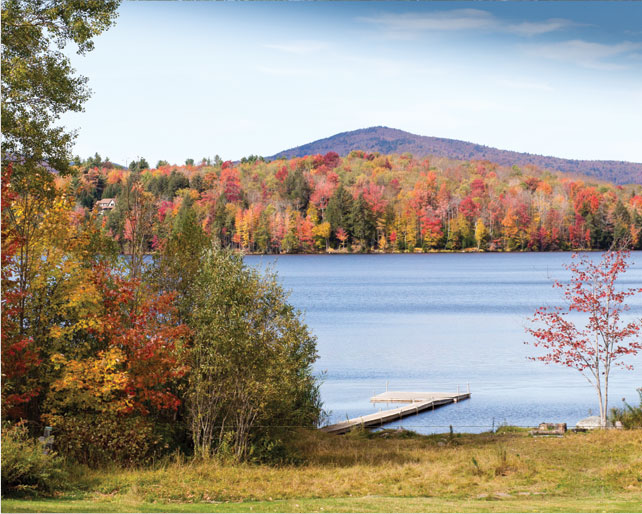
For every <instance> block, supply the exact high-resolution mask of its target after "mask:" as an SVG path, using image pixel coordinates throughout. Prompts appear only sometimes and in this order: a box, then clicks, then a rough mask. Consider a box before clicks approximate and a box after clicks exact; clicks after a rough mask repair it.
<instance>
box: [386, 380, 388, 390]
mask: <svg viewBox="0 0 642 514" xmlns="http://www.w3.org/2000/svg"><path fill="white" fill-rule="evenodd" d="M387 392H388V381H387V380H386V393H387Z"/></svg>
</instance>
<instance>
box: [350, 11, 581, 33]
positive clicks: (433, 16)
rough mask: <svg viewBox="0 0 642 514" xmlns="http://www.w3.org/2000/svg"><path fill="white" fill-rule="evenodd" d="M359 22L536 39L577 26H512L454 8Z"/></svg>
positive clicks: (395, 29)
mask: <svg viewBox="0 0 642 514" xmlns="http://www.w3.org/2000/svg"><path fill="white" fill-rule="evenodd" d="M357 20H358V21H362V22H366V23H372V24H376V25H380V26H383V27H385V28H386V29H387V30H388V31H389V32H390V33H392V34H393V35H404V34H405V35H408V34H409V33H417V32H425V31H462V30H488V31H497V32H508V33H512V34H517V35H520V36H534V35H539V34H545V33H548V32H553V31H556V30H561V29H563V28H566V27H569V26H572V25H576V23H574V22H572V21H570V20H565V19H562V18H552V19H549V20H544V21H539V22H521V23H510V22H507V21H504V20H501V19H499V18H497V17H496V16H494V15H493V14H491V13H490V12H488V11H483V10H481V9H452V10H450V11H434V12H429V13H400V14H393V13H387V14H380V15H377V16H370V17H363V18H357Z"/></svg>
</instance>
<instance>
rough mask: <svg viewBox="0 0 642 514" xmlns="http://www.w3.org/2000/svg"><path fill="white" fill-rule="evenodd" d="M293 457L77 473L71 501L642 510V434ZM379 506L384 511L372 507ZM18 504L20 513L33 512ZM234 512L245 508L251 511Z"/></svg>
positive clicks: (342, 440)
mask: <svg viewBox="0 0 642 514" xmlns="http://www.w3.org/2000/svg"><path fill="white" fill-rule="evenodd" d="M293 451H295V452H297V453H298V454H299V455H302V456H305V464H302V465H299V466H283V467H270V466H257V465H230V464H222V463H219V462H216V461H208V462H197V461H189V460H185V459H175V460H174V461H171V462H167V463H165V464H163V465H157V466H156V467H155V469H140V470H121V469H114V470H110V471H104V470H103V471H91V470H78V476H77V477H76V485H75V487H76V489H75V490H76V493H73V494H72V495H71V496H70V495H69V493H66V494H67V497H69V498H74V499H76V500H83V501H84V502H85V503H84V505H85V510H86V507H87V504H86V502H87V501H94V502H96V503H97V504H102V503H105V502H108V504H109V505H118V504H120V505H137V506H138V510H157V509H153V508H151V506H152V505H154V502H158V503H157V504H156V505H157V507H160V504H170V505H172V508H171V510H177V509H176V508H178V507H179V505H181V504H198V503H202V502H206V503H207V505H210V509H205V510H213V506H214V505H221V504H218V503H215V502H248V501H255V502H268V504H270V502H277V501H280V502H281V503H280V504H281V505H282V510H284V511H285V510H292V509H291V508H286V506H287V505H290V504H292V501H293V500H297V499H298V500H301V501H304V503H305V502H307V503H305V504H306V505H308V504H309V505H310V506H309V507H303V506H301V505H303V504H301V502H299V506H300V509H301V510H319V509H320V505H321V504H319V503H318V502H317V503H314V501H315V500H316V499H318V500H321V499H333V500H332V502H331V504H332V505H333V507H330V510H332V509H334V510H343V509H342V508H341V507H340V504H341V502H340V501H339V500H340V499H342V500H341V501H348V502H350V501H352V499H354V501H353V502H352V509H350V508H347V509H346V510H360V509H361V507H358V505H360V504H359V502H362V503H363V501H364V499H367V498H371V499H372V501H369V502H366V503H365V504H363V505H364V507H363V508H364V509H365V510H406V509H404V508H395V504H394V502H393V504H388V505H387V507H386V506H385V504H386V502H385V501H384V500H383V498H393V499H394V498H397V499H398V500H396V501H397V503H398V504H399V505H401V506H402V505H404V504H407V501H408V499H410V498H415V499H417V498H423V499H424V500H425V501H428V500H427V499H431V501H432V503H428V504H426V503H425V501H424V504H422V505H424V507H423V508H422V507H417V510H424V509H427V510H443V511H446V510H467V508H466V505H472V506H473V507H471V509H470V510H498V509H497V508H495V507H490V506H489V509H486V508H482V507H484V506H485V505H487V503H488V502H491V503H493V502H495V503H496V502H497V501H498V500H500V501H501V502H503V504H504V505H505V506H506V505H510V508H508V509H507V510H511V509H515V510H540V509H543V510H558V509H557V508H556V505H558V504H559V506H560V508H561V509H562V510H593V509H591V508H589V507H590V506H591V505H593V504H595V505H596V506H599V505H601V502H605V501H607V499H609V500H608V501H612V502H615V503H613V505H614V506H613V508H612V509H611V510H618V508H617V502H618V501H620V500H621V501H622V502H624V503H623V505H625V507H623V508H624V510H642V430H635V431H608V432H594V433H586V434H573V433H570V434H568V435H566V436H564V437H563V438H533V437H529V436H528V435H526V434H524V433H506V434H501V435H500V434H479V435H455V436H452V437H451V436H448V435H445V436H415V437H408V436H407V435H405V434H395V433H392V434H389V435H387V436H385V435H377V436H374V437H373V436H369V435H368V434H352V435H348V436H335V435H328V434H323V433H320V432H301V433H300V434H299V437H297V438H296V439H295V443H294V448H293ZM376 498H380V499H381V502H379V503H377V501H375V499H376ZM544 498H546V502H545V503H544V504H541V503H542V502H543V501H544V500H543V499H544ZM357 499H359V500H358V501H357ZM637 499H639V500H640V501H639V503H638V502H637ZM310 502H313V503H312V504H311V503H310ZM337 502H338V503H337ZM355 502H356V503H355ZM484 502H486V503H484ZM556 502H557V503H556ZM578 502H579V503H578ZM223 504H224V503H223ZM294 504H296V502H295V503H294ZM294 504H292V505H294ZM313 504H314V505H316V507H314V506H312V505H313ZM378 504H381V505H382V509H375V508H374V507H372V506H373V505H378ZM539 504H541V505H540V507H537V505H539ZM11 505H12V506H13V509H14V510H16V509H18V508H21V505H22V506H23V507H24V506H25V505H26V504H21V503H15V502H13V503H12V504H11ZM142 505H148V506H149V507H150V508H149V509H148V508H145V509H143V508H142ZM235 505H236V506H237V507H238V508H239V510H245V509H244V508H243V509H241V506H242V505H245V504H239V503H236V504H235ZM261 505H262V507H261V508H262V510H272V509H267V507H266V505H267V504H266V505H264V504H261ZM274 505H276V504H274ZM440 505H441V507H440ZM448 505H451V506H452V509H451V508H449V507H448ZM488 505H490V504H488ZM562 505H565V506H566V507H562ZM475 506H476V507H475ZM636 506H637V508H635V507H636ZM174 507H176V508H174ZM3 508H4V507H3ZM180 509H181V510H182V507H180ZM48 510H52V506H51V504H50V505H49V507H48ZM107 510H119V509H118V508H116V507H113V508H109V509H107ZM120 510H127V509H124V508H121V509H120ZM134 510H137V509H134ZM216 510H221V509H219V508H218V507H217V509H216ZM295 510H296V509H295ZM407 510H411V509H410V508H408V509H407ZM499 510H501V509H499ZM598 510H600V509H598Z"/></svg>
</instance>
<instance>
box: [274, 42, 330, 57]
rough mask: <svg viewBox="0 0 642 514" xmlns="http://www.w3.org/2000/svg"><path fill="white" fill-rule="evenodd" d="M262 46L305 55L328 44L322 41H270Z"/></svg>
mask: <svg viewBox="0 0 642 514" xmlns="http://www.w3.org/2000/svg"><path fill="white" fill-rule="evenodd" d="M264 46H265V47H266V48H271V49H273V50H279V51H280V52H285V53H288V54H297V55H306V54H310V53H314V52H319V51H321V50H325V49H327V48H328V44H327V43H325V42H323V41H290V42H286V43H271V44H267V45H264Z"/></svg>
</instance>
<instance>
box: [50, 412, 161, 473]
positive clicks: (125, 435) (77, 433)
mask: <svg viewBox="0 0 642 514" xmlns="http://www.w3.org/2000/svg"><path fill="white" fill-rule="evenodd" d="M50 421H51V424H52V426H53V427H54V435H55V440H54V445H55V448H56V450H57V451H58V453H59V454H60V455H62V456H64V457H65V458H68V459H71V460H73V461H75V462H78V463H80V464H86V465H88V466H92V467H96V466H104V465H107V464H121V465H134V464H143V463H147V462H149V461H150V460H152V459H153V458H155V457H157V456H158V455H160V453H161V452H163V451H164V450H165V449H166V448H165V447H166V446H167V448H169V444H165V443H164V441H163V438H162V437H161V436H160V435H159V434H158V433H157V432H156V430H155V427H154V424H153V423H152V422H151V421H149V420H146V419H144V418H142V417H123V416H118V415H108V414H94V413H92V414H76V415H67V416H64V417H63V416H55V417H53V416H52V417H51V419H50Z"/></svg>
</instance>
